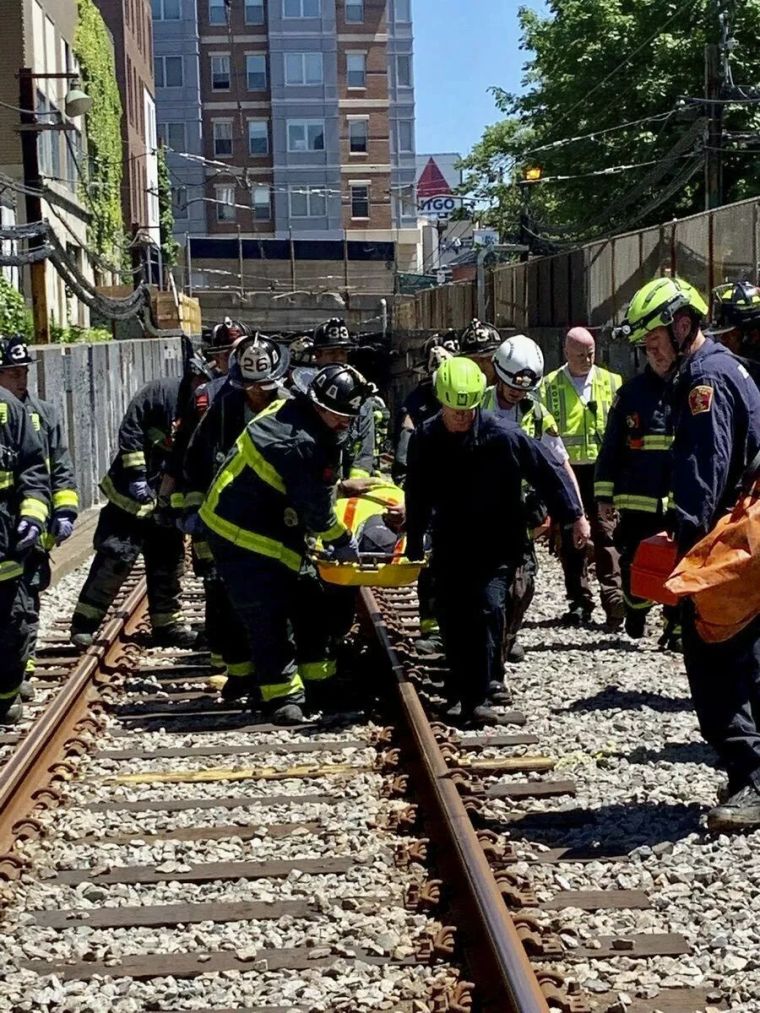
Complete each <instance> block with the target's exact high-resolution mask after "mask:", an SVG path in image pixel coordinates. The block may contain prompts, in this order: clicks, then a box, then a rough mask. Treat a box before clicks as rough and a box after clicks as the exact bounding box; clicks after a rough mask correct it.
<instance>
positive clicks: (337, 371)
mask: <svg viewBox="0 0 760 1013" xmlns="http://www.w3.org/2000/svg"><path fill="white" fill-rule="evenodd" d="M376 390H377V388H376V387H375V385H374V384H373V383H369V382H368V381H367V380H365V379H364V377H363V376H362V375H361V373H360V372H359V370H358V369H354V367H353V366H343V365H339V364H337V363H333V364H332V365H330V366H323V368H322V369H319V370H317V372H316V374H315V376H314V379H313V380H312V381H311V383H310V384H309V390H308V395H309V398H310V399H311V400H312V401H313V402H314V403H315V404H318V405H319V406H320V408H326V409H327V410H328V411H331V412H333V413H334V414H335V415H345V416H349V417H351V418H355V417H356V416H357V415H358V414H359V411H360V410H361V406H362V404H363V403H364V402H365V401H366V399H367V398H368V397H370V395H372V394H374V393H375V392H376Z"/></svg>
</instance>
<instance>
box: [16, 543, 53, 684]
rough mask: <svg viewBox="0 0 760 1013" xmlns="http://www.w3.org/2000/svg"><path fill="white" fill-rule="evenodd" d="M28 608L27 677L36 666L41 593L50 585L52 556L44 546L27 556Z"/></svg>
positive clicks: (26, 636)
mask: <svg viewBox="0 0 760 1013" xmlns="http://www.w3.org/2000/svg"><path fill="white" fill-rule="evenodd" d="M21 580H22V583H23V585H24V594H25V595H26V603H27V608H28V622H27V624H26V633H25V637H24V648H23V653H24V671H25V673H26V676H27V678H28V677H29V676H31V675H32V673H33V672H34V668H35V661H34V656H35V653H36V651H37V637H38V635H39V629H40V595H41V594H42V592H43V591H46V590H47V589H48V588H49V587H50V556H49V554H48V553H47V552H46V551H45V550H44V549H42V548H39V547H37V548H34V549H32V551H31V552H30V553H29V555H28V556H27V557H26V562H25V564H24V575H23V577H22V578H21Z"/></svg>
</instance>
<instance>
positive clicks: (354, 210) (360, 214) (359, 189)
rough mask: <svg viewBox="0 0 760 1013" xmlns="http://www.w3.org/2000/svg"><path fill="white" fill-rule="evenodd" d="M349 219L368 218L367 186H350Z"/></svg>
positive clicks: (366, 184)
mask: <svg viewBox="0 0 760 1013" xmlns="http://www.w3.org/2000/svg"><path fill="white" fill-rule="evenodd" d="M351 217H352V218H369V184H368V183H352V184H351Z"/></svg>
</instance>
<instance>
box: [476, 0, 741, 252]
mask: <svg viewBox="0 0 760 1013" xmlns="http://www.w3.org/2000/svg"><path fill="white" fill-rule="evenodd" d="M732 18H733V20H732V34H733V36H734V37H735V39H736V47H735V49H734V50H733V52H732V57H731V69H732V73H733V77H734V80H735V81H736V82H737V83H741V84H744V85H749V86H753V85H755V84H760V47H758V46H757V39H758V37H759V35H760V0H745V2H744V3H743V4H741V5H736V11H735V14H734V15H732ZM519 21H520V30H521V48H522V49H524V50H526V51H527V52H528V53H529V54H530V56H529V59H528V62H527V63H526V65H525V74H524V85H525V92H524V93H523V94H520V95H515V94H510V93H508V92H505V91H503V90H502V89H500V88H494V89H493V92H494V97H495V100H496V104H497V107H498V109H499V111H500V112H501V113H502V114H503V115H505V116H506V117H507V119H505V120H504V121H502V123H500V124H497V125H496V126H494V127H489V128H488V129H487V130H486V133H485V135H484V137H483V139H482V140H481V141H480V142H479V144H478V145H476V147H475V149H474V150H473V152H472V153H471V154H470V156H469V157H468V158H467V159H466V160H465V164H464V167H465V170H466V172H467V177H466V178H467V186H468V188H469V192H471V193H473V194H477V196H479V197H480V199H482V200H485V201H490V203H491V205H492V210H491V212H490V213H491V216H492V217H493V218H494V219H498V220H499V224H500V227H501V228H502V230H506V231H510V230H511V231H513V232H514V231H515V229H516V228H517V224H518V220H519V215H520V211H521V210H522V207H523V204H524V198H525V194H524V192H523V191H524V188H523V189H522V190H520V191H518V190H517V188H516V187H515V186H514V181H515V179H516V178H520V174H521V172H522V170H523V169H524V167H525V166H527V165H531V164H538V165H540V166H541V168H542V170H543V174H544V176H545V177H553V176H571V177H576V178H572V179H567V180H564V181H556V182H546V183H541V184H536V185H535V186H533V187H531V188H530V204H531V206H530V214H531V216H532V218H533V220H534V221H535V222H537V223H538V224H539V226H541V225H551V226H552V228H551V229H550V230H549V232H550V233H551V232H552V231H553V232H554V234H556V235H557V236H558V237H560V238H561V237H562V236H563V235H565V236H567V237H568V238H570V237H571V236H572V237H573V238H579V237H582V236H583V235H592V234H594V233H598V232H601V231H611V230H613V229H622V228H625V227H627V226H629V225H634V224H636V225H637V224H646V223H651V222H655V221H660V220H662V219H664V218H668V217H670V216H673V215H678V216H682V215H684V214H688V213H691V212H694V211H697V210H700V209H701V208H702V207H703V206H704V191H703V180H702V171H701V167H702V160H703V155H702V153H701V152H702V148H701V140H702V129H701V127H702V124H701V123H700V122H699V117H700V116H701V115H702V113H703V107H702V106H701V105H697V104H694V103H691V102H689V101H687V102H686V103H679V100H680V99H682V98H683V97H687V98H688V97H692V98H693V97H699V96H701V95H703V93H704V73H705V72H704V47H705V44H706V43H708V42H717V41H718V39H719V36H720V31H719V26H718V20H717V11H716V9H715V4H714V3H712V2H711V0H690V2H688V3H687V2H684V0H680V2H678V0H665V2H660V0H552V2H551V3H550V4H549V9H548V13H547V15H545V16H544V15H542V14H538V13H536V12H535V11H532V10H528V9H526V8H521V10H520V13H519ZM755 108H756V107H754V106H749V105H744V106H738V105H737V106H732V107H729V108H728V109H727V112H726V128H727V129H728V130H730V131H737V130H740V131H743V132H758V131H760V118H759V116H758V113H756V112H755ZM650 118H651V119H650ZM639 120H643V121H644V122H640V123H636V124H635V125H631V126H627V127H624V128H622V129H619V128H620V126H621V124H624V123H629V122H632V121H639ZM584 135H593V136H589V137H585V139H583V140H574V141H573V142H572V143H564V142H565V141H567V140H568V139H570V138H578V137H582V136H584ZM679 145H680V146H681V147H680V149H679V148H678V146H679ZM755 146H757V145H756V144H755ZM750 147H752V145H750ZM673 153H676V154H678V155H679V157H678V158H671V159H670V160H669V161H668V160H667V159H668V155H669V154H673ZM755 161H756V159H754V158H753V157H752V155H748V154H747V153H746V152H745V153H741V152H737V153H735V154H730V155H728V156H727V157H726V160H725V186H724V196H725V199H726V200H737V199H741V198H742V197H745V196H748V195H750V194H752V193H757V192H758V187H759V186H760V172H759V171H758V170H757V168H756V167H755V164H754V163H755ZM649 162H653V163H655V164H654V165H639V163H649ZM624 165H639V167H638V168H634V169H631V170H627V171H619V172H614V173H609V174H603V175H600V173H602V172H603V170H606V169H609V168H610V167H616V166H624ZM484 167H485V169H486V171H485V173H484V172H483V168H484ZM489 168H490V169H491V170H493V169H494V168H499V169H500V172H498V173H496V174H495V176H496V178H495V181H493V182H492V181H490V180H489V178H488V170H489ZM492 175H494V173H493V172H492ZM671 191H672V192H671ZM561 225H564V226H567V227H568V228H567V231H566V232H564V233H563V232H562V231H561V229H558V228H556V227H557V226H561ZM539 231H542V229H541V228H539Z"/></svg>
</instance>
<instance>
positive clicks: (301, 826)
mask: <svg viewBox="0 0 760 1013" xmlns="http://www.w3.org/2000/svg"><path fill="white" fill-rule="evenodd" d="M321 829H322V824H321V823H317V822H314V821H311V822H309V821H307V820H301V821H300V822H299V823H270V824H267V823H260V824H256V825H253V826H239V825H238V824H236V823H230V824H228V825H227V826H211V827H179V828H178V829H177V830H159V831H158V832H157V833H154V834H153V833H147V834H146V833H140V831H137V830H136V831H134V832H132V833H126V834H102V833H101V834H92V835H90V836H88V837H76V838H74V839H73V840H71V841H68V842H67V843H69V844H71V845H73V846H74V847H79V846H80V845H81V844H131V843H132V841H141V842H144V843H145V844H151V843H153V842H155V841H228V840H230V839H231V838H233V837H238V838H240V840H241V841H251V840H255V839H256V838H265V837H269V838H270V839H274V840H278V839H279V838H281V837H289V836H290V835H291V834H304V835H307V834H316V833H317V832H318V831H320V830H321Z"/></svg>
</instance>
